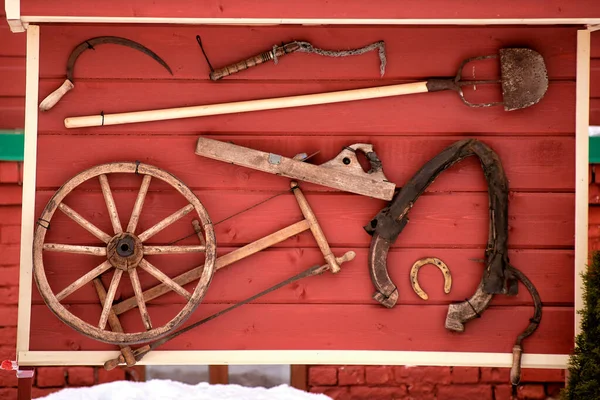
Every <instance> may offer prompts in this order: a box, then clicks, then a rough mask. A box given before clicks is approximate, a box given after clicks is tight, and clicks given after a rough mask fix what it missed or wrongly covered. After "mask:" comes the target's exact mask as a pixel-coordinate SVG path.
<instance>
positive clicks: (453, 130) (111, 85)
mask: <svg viewBox="0 0 600 400" xmlns="http://www.w3.org/2000/svg"><path fill="white" fill-rule="evenodd" d="M61 84H62V80H58V79H48V80H44V81H41V82H40V101H41V100H42V99H43V97H44V96H46V95H47V94H48V93H50V92H52V91H54V90H55V89H56V88H57V87H58V86H60V85H61ZM376 85H377V83H375V82H370V81H360V82H359V81H355V82H345V81H326V82H293V83H288V82H281V83H274V82H270V81H269V82H261V83H258V82H257V83H239V82H227V83H224V84H219V85H218V89H217V85H216V84H214V83H203V82H181V81H176V82H173V81H82V82H79V84H78V85H77V86H76V88H75V89H73V90H72V91H71V92H70V93H69V94H68V95H66V96H65V97H63V98H62V100H61V101H60V102H59V103H58V104H57V105H56V106H54V108H52V110H50V111H48V112H45V113H40V115H39V130H40V131H50V132H54V133H56V132H61V131H68V132H70V133H78V132H79V133H86V134H106V133H116V132H135V133H143V134H151V133H164V132H166V131H168V132H186V133H188V132H198V133H207V132H228V133H230V132H236V133H254V134H256V133H263V132H286V133H291V132H293V133H295V132H310V133H319V134H322V133H323V132H326V133H327V134H328V135H348V134H353V133H368V134H383V133H394V134H398V133H403V134H410V135H414V134H415V133H416V132H420V133H422V134H425V133H439V134H440V135H441V134H443V135H456V134H457V133H460V134H471V133H475V134H480V133H481V132H486V133H489V134H516V135H523V134H527V135H548V134H561V135H567V136H573V135H574V133H573V132H574V115H575V113H574V108H575V83H574V82H560V81H559V82H556V83H552V84H551V86H550V88H549V90H548V92H547V93H546V95H545V97H544V98H543V99H542V100H541V101H540V103H538V104H536V105H534V106H532V107H529V108H527V109H523V110H518V111H512V112H506V111H504V110H503V109H502V108H501V107H491V108H471V107H467V106H466V105H464V104H463V102H462V101H461V100H460V99H459V98H458V96H457V94H456V93H455V92H449V91H445V92H432V93H421V94H412V95H405V96H396V97H388V98H380V99H369V100H364V101H349V102H344V103H335V104H323V105H314V106H305V107H293V108H288V109H279V110H269V111H255V112H246V113H237V114H225V115H212V116H206V117H198V118H185V119H174V120H168V121H156V122H144V123H137V124H124V125H112V126H98V127H90V128H85V129H69V130H66V128H65V127H64V122H63V121H64V118H66V117H77V116H87V115H99V114H100V113H101V111H104V113H105V114H112V113H121V112H129V111H145V110H156V109H162V108H173V107H185V106H195V105H203V104H206V105H208V104H217V103H228V102H236V101H243V100H255V99H265V98H275V97H284V96H294V95H302V94H313V93H322V92H331V91H338V90H347V89H359V88H365V87H372V86H376ZM497 89H498V88H497V87H495V86H494V87H490V86H487V87H483V86H478V87H477V91H472V90H471V91H466V92H465V96H466V97H467V98H468V99H469V100H471V101H474V102H489V101H496V100H499V97H498V96H499V91H496V90H497ZM173 93H177V96H173Z"/></svg>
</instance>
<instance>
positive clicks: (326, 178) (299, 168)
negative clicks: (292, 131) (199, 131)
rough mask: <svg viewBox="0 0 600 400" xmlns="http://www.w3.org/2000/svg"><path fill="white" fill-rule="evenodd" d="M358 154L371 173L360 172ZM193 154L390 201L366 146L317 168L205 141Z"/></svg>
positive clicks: (388, 184)
mask: <svg viewBox="0 0 600 400" xmlns="http://www.w3.org/2000/svg"><path fill="white" fill-rule="evenodd" d="M358 151H361V152H363V153H364V154H365V156H366V158H367V160H369V163H370V165H371V169H370V170H369V171H368V172H365V171H364V170H363V168H362V167H361V165H360V163H359V161H358V158H357V157H356V153H357V152H358ZM196 154H197V155H199V156H203V157H207V158H210V159H213V160H219V161H223V162H227V163H231V164H234V165H239V166H242V167H247V168H252V169H256V170H259V171H263V172H268V173H271V174H276V175H281V176H286V177H289V178H293V179H298V180H302V181H306V182H311V183H316V184H318V185H324V186H329V187H332V188H335V189H339V190H343V191H347V192H351V193H357V194H361V195H364V196H369V197H373V198H376V199H383V200H391V199H392V197H393V196H394V189H395V188H396V185H395V184H394V183H392V182H390V181H389V180H388V179H387V178H386V176H385V175H384V173H383V166H382V165H381V161H380V160H379V158H378V157H377V154H376V153H375V151H373V146H372V145H370V144H364V143H356V144H352V145H350V146H345V147H344V149H343V150H342V151H341V152H340V153H339V154H338V155H337V156H336V157H335V158H333V159H332V160H330V161H327V162H326V163H323V164H321V165H314V164H308V163H306V162H305V160H299V159H296V158H287V157H283V156H281V155H279V154H273V153H267V152H263V151H260V150H254V149H250V148H247V147H243V146H239V145H235V144H232V143H227V142H222V141H219V140H214V139H208V138H205V137H200V138H199V139H198V142H197V144H196Z"/></svg>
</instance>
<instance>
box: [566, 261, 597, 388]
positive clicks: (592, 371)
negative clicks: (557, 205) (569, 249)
mask: <svg viewBox="0 0 600 400" xmlns="http://www.w3.org/2000/svg"><path fill="white" fill-rule="evenodd" d="M582 277H583V301H584V304H583V309H582V310H580V311H579V314H580V315H581V316H582V318H581V333H580V334H579V335H577V337H576V339H575V345H576V347H575V349H574V351H573V354H571V357H570V359H569V368H568V370H569V378H568V380H567V384H566V387H565V389H564V390H563V391H562V392H561V398H562V399H563V400H572V399H576V400H583V399H600V252H594V253H593V256H592V264H591V265H590V266H589V267H588V269H587V271H586V272H585V273H583V274H582Z"/></svg>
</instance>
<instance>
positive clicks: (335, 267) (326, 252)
mask: <svg viewBox="0 0 600 400" xmlns="http://www.w3.org/2000/svg"><path fill="white" fill-rule="evenodd" d="M290 186H291V187H292V188H295V189H294V190H293V191H294V195H295V196H296V200H297V201H298V205H299V206H300V210H302V215H304V218H306V220H307V221H308V223H309V224H310V230H311V232H312V234H313V236H314V237H315V240H316V241H317V244H318V245H319V248H320V249H321V252H322V253H323V257H325V261H327V264H329V266H330V267H331V272H332V273H334V274H337V273H338V272H339V271H340V265H339V264H338V263H337V261H336V260H335V256H334V255H333V253H332V252H331V249H330V248H329V243H328V242H327V238H326V237H325V234H324V233H323V230H322V229H321V226H320V225H319V222H318V221H317V217H316V216H315V214H314V213H313V211H312V209H311V208H310V206H309V205H308V201H306V198H305V197H304V194H303V193H302V191H301V190H300V188H299V187H298V183H297V182H294V181H292V182H291V183H290Z"/></svg>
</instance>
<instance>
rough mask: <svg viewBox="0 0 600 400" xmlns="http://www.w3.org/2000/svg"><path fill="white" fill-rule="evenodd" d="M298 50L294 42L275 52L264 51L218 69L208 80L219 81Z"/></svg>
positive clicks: (280, 47)
mask: <svg viewBox="0 0 600 400" xmlns="http://www.w3.org/2000/svg"><path fill="white" fill-rule="evenodd" d="M299 48H300V46H298V44H296V43H295V42H292V43H288V44H286V45H284V46H279V47H277V48H276V49H275V50H270V51H265V52H263V53H260V54H257V55H255V56H253V57H250V58H248V59H246V60H243V61H240V62H237V63H234V64H231V65H228V66H226V67H223V68H219V69H216V70H214V71H213V72H211V73H210V75H209V76H210V79H212V80H213V81H216V80H219V79H221V78H224V77H226V76H229V75H233V74H236V73H238V72H240V71H243V70H245V69H248V68H251V67H254V66H257V65H260V64H262V63H265V62H267V61H271V60H273V59H274V58H275V56H276V57H282V56H284V55H285V54H287V53H291V52H292V51H296V50H298V49H299Z"/></svg>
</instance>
